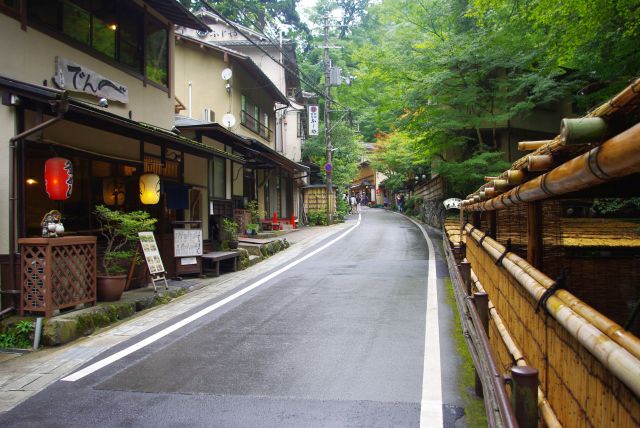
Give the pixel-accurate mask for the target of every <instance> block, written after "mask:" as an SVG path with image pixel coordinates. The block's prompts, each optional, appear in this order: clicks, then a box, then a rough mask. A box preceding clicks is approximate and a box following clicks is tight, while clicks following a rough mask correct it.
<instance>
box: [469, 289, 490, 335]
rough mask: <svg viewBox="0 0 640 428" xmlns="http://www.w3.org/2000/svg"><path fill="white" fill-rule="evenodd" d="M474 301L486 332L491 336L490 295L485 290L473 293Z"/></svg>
mask: <svg viewBox="0 0 640 428" xmlns="http://www.w3.org/2000/svg"><path fill="white" fill-rule="evenodd" d="M473 303H474V304H475V305H476V310H477V311H478V316H479V317H480V320H481V321H482V327H483V328H484V332H485V333H487V336H489V295H488V294H487V293H485V292H483V291H478V292H475V293H473Z"/></svg>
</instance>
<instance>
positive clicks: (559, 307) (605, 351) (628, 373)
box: [465, 225, 640, 397]
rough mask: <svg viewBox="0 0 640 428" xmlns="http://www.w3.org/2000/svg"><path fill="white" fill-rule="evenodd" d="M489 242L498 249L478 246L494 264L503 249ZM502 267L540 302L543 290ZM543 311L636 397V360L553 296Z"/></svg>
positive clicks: (639, 367)
mask: <svg viewBox="0 0 640 428" xmlns="http://www.w3.org/2000/svg"><path fill="white" fill-rule="evenodd" d="M465 230H466V232H467V235H468V236H470V237H472V238H473V239H474V240H475V241H476V242H479V241H480V238H482V236H483V235H484V233H482V232H481V231H479V230H477V229H473V230H472V229H471V226H470V225H467V226H466V227H465ZM490 242H491V243H492V244H497V245H498V246H500V247H502V246H501V245H500V244H498V243H497V242H496V241H494V240H493V239H491V238H489V237H486V238H484V239H483V241H482V244H481V246H482V248H484V249H485V250H486V252H487V253H488V254H489V255H490V256H491V257H492V258H493V259H494V260H497V259H498V258H499V257H500V256H501V255H502V252H504V249H503V250H502V251H500V250H496V248H494V245H490V244H489V243H490ZM503 248H504V247H503ZM502 267H503V268H505V269H506V270H507V271H508V272H509V273H510V274H511V275H512V276H513V278H514V279H515V280H516V281H517V282H518V283H519V284H520V285H522V286H523V287H524V289H525V290H526V291H527V292H528V293H529V295H530V296H531V297H533V298H534V299H535V301H540V298H541V297H542V296H543V294H544V293H545V291H546V290H547V289H546V288H545V287H544V286H542V285H541V284H540V283H539V282H538V281H537V280H536V279H535V278H533V277H532V276H531V275H529V274H528V273H527V272H526V271H525V270H524V269H522V268H521V267H520V266H518V265H517V264H516V263H514V262H513V261H512V260H511V259H510V258H509V257H504V258H503V259H502ZM545 307H546V309H547V310H548V312H549V314H551V316H552V317H553V318H554V319H555V320H556V321H558V323H559V324H560V325H562V326H563V327H564V328H565V330H566V331H567V332H568V333H569V334H571V335H572V336H573V337H574V338H576V339H577V340H578V341H579V342H580V343H581V344H582V346H584V347H585V348H586V349H587V350H588V351H589V352H590V353H591V354H592V355H593V356H594V357H595V358H596V359H597V360H598V361H600V363H602V365H603V366H604V367H606V368H607V369H608V370H609V371H610V372H611V373H613V374H614V375H615V376H616V377H617V378H618V379H620V380H621V381H622V382H623V383H624V384H625V385H627V387H629V389H631V390H632V391H633V392H634V393H635V394H636V396H639V397H640V359H638V358H637V357H635V356H634V355H633V354H632V353H631V352H629V351H628V350H627V349H625V348H624V347H622V346H620V345H619V344H618V343H616V342H615V341H614V340H612V339H611V338H609V337H608V336H607V335H606V334H605V333H604V332H602V331H600V330H599V329H598V328H597V327H596V326H595V325H594V324H592V323H590V322H589V321H588V320H586V319H584V318H583V317H581V316H580V315H579V314H578V313H576V312H575V311H573V310H572V309H571V308H570V307H569V305H567V304H566V303H565V302H563V301H562V300H561V299H560V298H558V297H557V295H556V294H552V295H551V296H549V298H548V299H547V300H546V303H545Z"/></svg>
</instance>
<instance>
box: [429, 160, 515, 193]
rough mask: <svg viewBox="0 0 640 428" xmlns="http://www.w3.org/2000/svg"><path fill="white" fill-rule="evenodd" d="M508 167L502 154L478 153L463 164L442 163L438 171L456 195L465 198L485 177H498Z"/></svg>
mask: <svg viewBox="0 0 640 428" xmlns="http://www.w3.org/2000/svg"><path fill="white" fill-rule="evenodd" d="M508 167H509V163H508V162H505V161H504V160H503V159H502V153H500V152H477V153H475V154H474V155H473V156H472V157H471V158H469V159H466V160H464V161H462V162H442V163H441V164H440V165H439V166H438V167H437V168H436V171H437V172H438V173H440V174H441V175H442V176H443V177H444V178H445V179H446V180H447V182H448V183H449V185H450V186H451V191H452V192H453V194H454V195H456V196H459V197H464V196H465V195H467V194H469V193H471V192H473V191H474V190H475V189H476V188H477V187H478V183H482V182H483V179H484V177H485V176H491V175H498V174H500V173H501V172H502V171H504V170H505V169H507V168H508Z"/></svg>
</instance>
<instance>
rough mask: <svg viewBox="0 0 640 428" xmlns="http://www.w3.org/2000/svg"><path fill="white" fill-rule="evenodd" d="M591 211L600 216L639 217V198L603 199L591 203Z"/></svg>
mask: <svg viewBox="0 0 640 428" xmlns="http://www.w3.org/2000/svg"><path fill="white" fill-rule="evenodd" d="M593 209H594V210H596V212H597V213H598V214H602V215H609V216H611V215H613V216H617V215H622V216H635V217H637V216H639V215H640V198H626V199H620V198H603V199H596V200H595V201H594V202H593Z"/></svg>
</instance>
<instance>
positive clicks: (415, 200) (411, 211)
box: [404, 195, 422, 216]
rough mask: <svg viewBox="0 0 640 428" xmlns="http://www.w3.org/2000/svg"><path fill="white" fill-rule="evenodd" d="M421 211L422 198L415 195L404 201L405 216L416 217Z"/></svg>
mask: <svg viewBox="0 0 640 428" xmlns="http://www.w3.org/2000/svg"><path fill="white" fill-rule="evenodd" d="M421 209H422V198H421V197H420V196H417V195H412V196H411V197H409V198H407V199H406V200H405V201H404V212H405V213H406V214H407V215H413V216H415V215H418V214H420V210H421Z"/></svg>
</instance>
